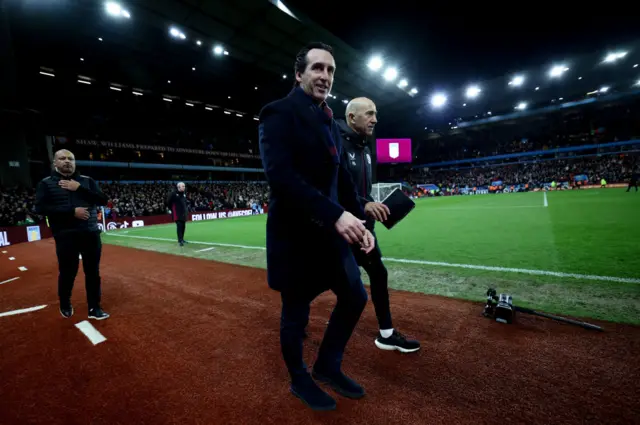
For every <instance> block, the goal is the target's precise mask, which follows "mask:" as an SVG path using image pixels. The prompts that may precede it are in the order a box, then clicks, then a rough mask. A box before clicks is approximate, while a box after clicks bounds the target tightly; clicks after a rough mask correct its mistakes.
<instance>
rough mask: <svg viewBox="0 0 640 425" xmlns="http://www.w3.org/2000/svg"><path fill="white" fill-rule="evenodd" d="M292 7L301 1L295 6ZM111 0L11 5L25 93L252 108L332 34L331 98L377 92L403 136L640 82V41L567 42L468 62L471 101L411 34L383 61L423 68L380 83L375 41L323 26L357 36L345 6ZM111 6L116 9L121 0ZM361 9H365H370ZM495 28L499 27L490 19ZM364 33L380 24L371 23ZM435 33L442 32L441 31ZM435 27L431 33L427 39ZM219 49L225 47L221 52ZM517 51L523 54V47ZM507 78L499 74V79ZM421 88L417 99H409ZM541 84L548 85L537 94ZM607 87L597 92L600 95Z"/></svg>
mask: <svg viewBox="0 0 640 425" xmlns="http://www.w3.org/2000/svg"><path fill="white" fill-rule="evenodd" d="M290 2H293V3H295V4H297V5H298V6H301V8H296V7H295V6H294V5H293V4H292V5H289V3H290ZM107 3H108V2H105V1H101V0H97V1H91V2H88V1H64V2H63V1H55V2H39V1H24V2H20V1H18V2H16V1H12V2H9V3H8V6H9V7H8V9H7V10H8V16H9V19H8V22H10V24H11V27H10V31H11V36H12V38H13V41H14V50H15V51H14V53H15V57H16V59H17V63H18V67H17V70H18V82H19V83H20V87H21V89H22V91H26V92H29V91H31V94H33V96H32V97H33V98H36V97H37V93H36V92H35V90H37V86H36V85H33V86H32V85H31V84H30V82H31V81H33V79H34V78H40V79H42V78H43V77H42V75H43V74H38V72H44V73H45V74H47V73H49V74H53V75H55V80H58V81H60V80H63V81H65V82H66V83H67V84H68V85H69V87H71V86H73V87H74V90H82V86H83V85H84V84H87V83H88V82H90V83H91V84H93V85H94V87H95V86H104V88H105V90H109V87H116V88H120V89H121V91H122V93H123V95H125V94H126V95H133V94H132V93H133V92H136V93H138V94H139V95H145V96H147V95H149V96H156V97H157V98H158V100H159V101H161V99H162V98H170V99H174V100H175V101H181V102H185V103H186V102H190V103H192V104H195V105H196V107H207V106H213V107H218V108H221V109H228V110H230V111H232V112H239V113H242V114H248V115H255V114H257V112H258V111H259V110H260V108H261V107H262V106H263V105H264V104H266V103H267V102H269V101H271V100H274V99H277V98H279V97H282V96H283V95H285V94H286V93H287V92H288V91H289V90H290V89H291V87H292V84H293V58H294V55H295V54H296V52H297V51H298V49H299V48H300V47H301V46H302V45H303V44H305V43H306V42H308V41H324V42H327V43H329V44H331V45H332V46H333V47H334V49H335V56H336V62H337V64H338V69H337V74H336V81H335V84H334V89H333V94H334V96H335V98H334V99H331V101H330V104H331V105H332V106H333V108H334V110H336V111H337V113H339V114H340V113H342V112H343V111H344V109H343V108H344V104H343V103H342V102H343V101H346V100H348V99H351V98H353V97H355V96H368V97H370V98H372V99H374V101H375V102H376V103H377V105H378V107H379V110H380V111H381V113H382V114H383V116H384V117H385V119H384V120H381V123H380V124H379V127H381V128H384V127H385V126H386V125H388V124H389V122H392V123H393V124H394V125H398V124H400V123H401V122H402V127H401V128H402V132H403V134H395V135H396V136H398V137H399V136H403V137H406V136H408V135H409V134H411V133H413V130H414V129H419V130H423V129H424V128H425V127H426V128H427V129H428V130H427V131H430V130H431V129H432V128H433V127H434V126H436V127H438V130H439V131H441V130H443V129H450V127H454V126H455V123H456V122H461V121H464V122H466V123H468V122H469V121H472V120H474V119H482V118H483V117H484V118H486V117H487V116H489V115H488V114H489V112H491V115H493V116H495V115H496V114H504V113H508V112H512V111H514V108H516V107H518V106H519V105H521V104H523V105H524V104H526V108H527V109H529V110H531V109H532V108H536V107H541V106H544V105H545V104H550V103H553V102H562V101H563V100H564V99H570V98H571V99H576V98H578V97H584V96H591V95H593V92H594V90H595V91H597V90H600V89H601V88H603V87H607V88H608V89H609V90H608V91H607V93H615V92H619V91H620V90H631V89H632V86H633V84H634V83H635V82H637V80H638V79H640V69H639V68H634V65H636V64H637V63H640V44H639V43H638V42H633V43H630V44H624V45H619V46H615V47H614V48H612V49H610V50H604V49H603V50H597V51H594V52H593V53H592V54H587V55H576V56H571V51H570V50H569V49H567V56H562V55H561V57H557V55H553V56H554V57H551V58H550V59H549V61H547V62H545V61H541V62H540V66H538V67H534V68H531V67H525V69H516V70H514V71H513V72H507V71H506V69H505V71H504V72H503V75H502V76H501V77H498V78H491V79H488V80H483V79H473V78H472V76H473V75H472V74H473V72H474V69H475V64H474V63H471V61H470V62H469V65H468V68H469V79H468V80H467V79H466V78H464V80H465V81H469V84H475V85H477V86H478V88H479V89H480V93H479V95H478V96H477V97H476V98H475V99H473V100H471V99H467V98H466V96H465V95H466V91H467V89H468V85H467V84H460V83H459V81H460V80H461V78H460V75H458V76H457V79H456V78H453V77H452V78H451V81H445V80H446V78H444V79H443V80H442V81H437V80H435V79H432V80H429V81H425V79H427V80H428V79H429V78H431V77H432V69H433V68H434V67H435V68H437V67H438V65H437V63H439V62H440V59H441V58H440V57H439V58H438V60H432V58H431V57H429V55H427V54H424V55H420V57H418V58H411V60H410V59H408V58H404V57H402V56H403V55H408V56H410V55H414V56H415V52H414V51H412V50H411V46H410V43H412V40H404V41H403V43H406V44H407V46H408V47H407V51H404V50H399V49H394V50H391V52H390V53H388V54H387V56H386V57H385V60H386V62H388V63H389V64H395V63H401V62H402V61H404V63H407V64H411V63H414V64H418V66H417V68H415V69H414V68H412V67H411V66H409V65H406V66H399V68H398V69H399V74H398V76H397V78H396V79H394V80H393V81H386V80H385V78H383V74H384V73H385V72H386V70H387V66H388V65H389V64H387V63H385V64H384V66H383V67H382V68H381V69H380V70H378V71H376V72H372V71H371V69H369V68H368V66H367V64H368V62H369V60H370V57H369V53H371V51H370V50H369V48H368V47H370V46H367V48H362V49H361V50H356V49H355V48H354V47H352V46H351V45H349V44H347V43H346V42H345V41H344V40H343V39H340V38H338V37H337V36H336V35H333V34H332V33H330V32H329V31H327V30H326V29H324V28H323V26H326V27H327V28H333V25H332V24H331V22H332V21H337V20H338V18H339V17H342V20H343V21H346V22H347V23H348V24H350V26H351V27H354V31H359V30H358V28H359V25H358V23H357V22H355V21H353V20H352V19H351V18H350V17H348V16H347V17H345V16H342V15H344V13H343V11H340V10H338V9H336V10H335V13H333V12H332V13H329V14H328V15H327V14H325V15H327V16H324V15H319V16H320V18H322V19H319V20H320V21H321V22H320V23H321V25H323V26H321V25H319V24H317V23H316V22H314V21H313V20H312V19H310V18H309V17H308V16H307V15H305V14H304V13H303V12H302V11H301V10H302V9H304V10H313V7H311V6H310V5H309V2H304V1H302V2H299V1H294V0H289V1H287V0H285V2H284V3H282V1H278V0H237V1H233V0H213V1H209V0H208V1H200V0H183V1H179V0H139V1H135V2H134V1H132V0H123V1H119V2H117V5H119V7H120V8H119V9H118V10H115V12H116V13H108V12H109V10H107V6H106V4H107ZM285 4H287V5H289V7H287V6H286V5H285ZM110 7H111V9H112V10H110V11H111V12H114V10H113V9H114V6H113V5H111V6H110ZM116 9H117V7H116ZM396 9H398V10H399V9H400V8H399V7H398V8H396ZM323 10H324V9H323ZM360 12H361V13H362V14H363V15H362V16H365V15H364V12H365V11H364V10H362V11H360ZM125 13H126V14H127V15H128V17H127V16H125ZM370 13H377V14H378V15H379V16H380V19H382V20H384V17H385V16H387V15H389V14H390V13H391V12H390V11H389V10H384V11H381V10H379V9H378V10H377V11H374V12H370ZM394 13H396V15H398V13H400V12H394ZM407 13H408V14H409V15H406V14H407ZM416 14H417V12H416V11H408V12H406V13H405V15H406V16H407V20H408V21H411V22H412V23H413V25H414V27H413V30H414V31H415V30H416V29H419V28H420V24H421V22H420V18H416V16H415V15H416ZM114 15H117V16H114ZM329 15H331V16H329ZM314 17H315V15H314ZM416 22H417V23H416ZM492 22H493V21H492ZM618 24H620V25H622V23H621V22H618ZM415 25H417V27H416V26H415ZM424 25H425V24H424V23H422V26H423V27H424ZM487 25H489V26H492V25H494V24H493V23H491V22H487ZM603 25H604V24H603ZM365 26H366V23H365ZM367 30H368V31H371V28H370V26H368V28H367ZM387 30H388V28H379V29H378V31H380V32H381V33H382V34H385V35H384V37H387V34H388V36H389V37H390V38H391V37H394V34H393V33H392V32H387ZM437 31H440V32H441V31H442V28H438V29H437ZM172 32H173V35H172ZM363 32H365V31H363ZM427 32H428V29H425V34H426V33H427ZM337 33H338V32H336V34H337ZM425 37H426V36H425ZM451 37H452V36H448V37H447V38H451ZM466 37H468V36H466ZM505 37H508V35H505ZM414 41H415V44H420V43H423V44H424V43H425V42H424V41H423V40H414ZM198 42H200V44H198ZM429 42H431V41H429ZM437 42H438V41H437V40H433V43H437ZM216 47H218V48H219V50H216V51H214V49H215V48H216ZM483 48H484V47H483V46H482V45H481V44H480V45H478V46H477V50H479V51H482V49H483ZM374 50H375V49H374ZM556 51H557V49H556ZM623 51H624V52H627V54H626V55H625V56H624V57H621V58H618V60H616V61H613V62H610V63H602V60H603V59H604V58H605V57H606V55H607V54H609V53H612V52H623ZM387 52H389V49H387ZM514 55H515V54H514ZM518 55H519V56H520V57H522V56H523V55H526V52H524V53H518ZM423 56H424V57H423ZM550 56H552V55H550ZM477 58H478V56H475V57H474V58H473V60H476V59H477ZM425 61H426V62H433V63H435V65H434V64H431V63H430V68H429V70H423V69H421V67H420V66H419V65H420V64H421V63H424V62H425ZM528 62H529V63H531V61H528ZM559 64H562V65H566V68H569V69H568V70H567V71H566V72H564V74H563V75H562V77H561V78H557V79H550V78H548V77H549V75H548V73H549V70H550V68H551V67H552V66H554V65H559ZM493 66H494V69H500V68H501V66H502V65H501V64H500V63H499V62H498V63H495V65H493ZM443 67H444V65H443ZM441 68H442V67H441ZM505 68H506V66H505ZM511 69H513V65H511ZM563 69H564V68H563ZM423 71H424V72H423ZM446 72H447V69H442V70H440V75H445V76H446ZM499 74H500V72H493V75H499ZM517 75H523V76H525V80H524V82H523V84H522V85H521V86H516V85H514V84H511V85H509V81H511V80H513V79H514V77H516V76H517ZM284 76H286V78H283V77H284ZM579 77H583V78H582V79H578V78H579ZM45 78H46V77H45ZM404 78H406V79H408V80H409V84H408V85H407V86H405V87H402V88H401V87H399V84H398V82H399V81H400V80H402V79H404ZM80 80H83V81H82V82H79V81H80ZM414 84H415V87H416V88H417V89H418V92H417V94H416V93H414V94H411V89H412V88H413V87H414ZM536 87H539V89H538V90H535V88H536ZM438 92H442V93H444V94H445V96H446V103H445V104H444V105H443V106H442V107H440V108H434V107H433V106H432V104H431V102H430V101H431V100H432V96H433V95H434V94H436V93H438ZM587 93H592V94H590V95H587ZM605 94H606V93H604V92H600V93H597V95H598V96H602V95H605ZM26 98H29V97H28V96H26ZM465 104H466V105H465ZM173 105H175V103H174V104H173ZM476 116H477V117H476ZM449 122H451V123H452V124H449ZM407 124H410V126H409V125H407ZM409 127H412V128H411V130H410V129H409Z"/></svg>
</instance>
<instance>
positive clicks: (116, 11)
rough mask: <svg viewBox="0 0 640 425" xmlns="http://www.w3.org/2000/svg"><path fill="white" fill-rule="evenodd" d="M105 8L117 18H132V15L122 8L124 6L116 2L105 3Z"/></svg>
mask: <svg viewBox="0 0 640 425" xmlns="http://www.w3.org/2000/svg"><path fill="white" fill-rule="evenodd" d="M104 8H105V10H106V11H107V13H108V14H109V15H111V16H113V17H116V18H120V17H123V18H127V19H129V18H131V14H130V13H129V12H128V11H127V10H125V9H123V8H122V6H121V5H120V4H119V3H116V2H115V1H108V2H105V4H104Z"/></svg>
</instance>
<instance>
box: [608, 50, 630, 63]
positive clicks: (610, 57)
mask: <svg viewBox="0 0 640 425" xmlns="http://www.w3.org/2000/svg"><path fill="white" fill-rule="evenodd" d="M625 56H627V52H613V53H609V54H608V55H607V56H605V58H604V60H603V62H606V63H613V62H615V61H617V60H618V59H622V58H623V57H625Z"/></svg>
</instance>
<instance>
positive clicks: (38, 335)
mask: <svg viewBox="0 0 640 425" xmlns="http://www.w3.org/2000/svg"><path fill="white" fill-rule="evenodd" d="M176 249H178V248H176ZM3 250H7V251H8V254H0V282H1V281H4V280H6V279H8V278H11V277H14V276H20V277H21V279H19V280H17V281H13V282H10V283H7V284H4V285H0V312H5V311H9V310H14V309H20V308H27V307H32V306H36V305H41V304H47V305H48V306H47V307H46V308H45V309H43V310H40V311H36V312H32V313H28V314H21V315H15V316H7V317H0V347H1V351H0V354H1V355H0V424H2V425H13V424H20V425H23V424H47V425H54V424H64V425H72V424H81V425H87V424H91V425H102V424H104V425H115V424H127V425H134V424H135V425H142V424H154V425H158V424H182V425H184V424H207V425H214V424H234V425H242V424H251V425H254V424H261V425H264V424H269V423H272V424H349V425H352V424H368V425H373V424H385V425H387V424H402V425H406V424H417V423H423V424H484V423H486V424H492V425H495V424H496V423H510V424H514V423H530V424H534V423H535V424H542V423H544V424H599V425H600V424H630V423H640V397H639V394H640V355H639V354H638V353H640V328H638V327H633V326H624V325H615V324H608V323H599V322H596V321H594V323H597V324H600V325H602V326H603V327H604V328H605V329H606V332H604V333H597V332H594V331H587V330H583V329H581V328H578V327H574V326H570V325H565V324H560V323H556V322H553V321H551V320H548V319H543V318H537V317H532V316H524V315H523V316H520V317H519V319H518V320H519V323H518V324H516V325H501V324H498V323H496V322H492V321H490V320H488V319H485V318H483V317H481V312H482V307H483V302H482V301H483V300H482V295H483V294H482V293H479V294H478V298H479V299H478V302H477V303H471V302H462V301H457V300H452V299H447V298H443V297H435V296H426V295H421V294H414V293H406V292H397V291H396V292H393V293H392V295H391V305H392V312H393V315H394V318H395V322H396V324H397V326H398V327H399V328H400V330H402V331H404V332H406V333H407V334H409V335H411V336H416V337H418V338H419V339H420V340H421V341H422V342H423V349H422V350H421V351H419V352H418V353H415V354H407V355H403V354H400V353H396V352H384V351H381V350H378V349H377V348H376V347H375V345H374V344H373V339H374V336H375V333H376V320H375V314H374V311H373V306H372V304H371V303H369V304H368V305H367V309H366V310H365V313H364V315H363V318H362V320H361V322H360V323H359V325H358V327H357V329H356V332H355V334H354V336H353V338H352V340H351V341H350V343H349V345H348V347H347V353H346V356H345V364H344V369H345V371H346V372H347V373H348V374H350V375H351V376H352V377H354V378H355V379H356V380H358V381H359V382H360V383H361V384H362V385H363V386H364V387H365V389H366V390H367V392H368V395H367V396H366V397H365V398H364V399H362V400H358V401H353V400H348V399H345V398H342V397H340V396H338V395H336V394H334V395H335V396H336V398H337V401H338V410H337V411H334V412H325V413H316V412H313V411H310V410H309V409H308V408H306V407H304V406H303V405H302V403H301V402H300V401H299V400H298V399H296V398H294V397H293V396H292V395H291V394H290V393H289V392H288V382H287V375H286V371H285V368H284V364H283V361H282V358H281V356H280V345H279V336H278V327H279V315H280V304H279V297H278V294H277V293H276V292H273V291H271V290H269V289H268V288H267V286H266V282H265V277H266V274H265V271H264V270H259V269H251V268H246V267H240V266H233V265H228V264H219V263H215V262H212V261H205V260H199V259H194V258H186V257H178V256H172V255H167V254H160V253H155V252H148V251H140V250H134V249H128V248H122V247H116V246H111V245H105V247H104V254H103V261H102V276H103V299H104V301H103V307H104V308H105V310H107V311H108V312H109V313H111V318H109V319H107V320H105V321H102V322H95V321H92V323H93V325H94V326H95V327H96V328H97V329H98V330H99V331H100V332H101V333H102V334H103V335H104V336H105V337H106V338H107V341H105V342H103V343H101V344H98V345H96V346H94V345H92V344H91V343H90V342H89V340H88V339H87V338H86V337H85V336H84V335H83V334H82V333H80V331H79V330H78V329H76V328H75V326H74V325H75V324H76V323H78V322H80V321H83V320H86V318H87V316H86V301H85V291H84V275H83V274H82V271H80V272H79V273H78V278H77V280H76V287H75V290H74V297H73V301H74V306H75V310H76V312H75V315H74V316H73V317H72V318H71V319H63V318H62V317H61V316H60V313H59V312H58V309H57V308H58V305H57V296H56V278H57V267H56V260H55V252H54V246H53V243H52V241H51V240H46V241H41V242H37V243H30V244H22V245H18V246H12V247H7V248H3ZM9 256H14V257H16V261H8V257H9ZM18 266H25V267H27V268H28V271H26V272H19V271H18V269H17V267H18ZM334 301H335V297H334V296H333V295H332V294H331V293H327V294H325V295H323V296H322V297H320V298H319V299H318V300H317V301H316V302H315V303H314V305H313V306H312V317H311V321H310V327H309V329H310V338H309V340H308V341H307V343H306V352H305V354H306V357H307V361H308V363H309V364H312V362H313V359H314V355H315V353H316V350H317V348H318V345H319V341H320V340H321V338H322V333H323V331H324V327H325V322H326V318H327V317H328V316H329V311H330V309H331V308H332V306H333V303H334Z"/></svg>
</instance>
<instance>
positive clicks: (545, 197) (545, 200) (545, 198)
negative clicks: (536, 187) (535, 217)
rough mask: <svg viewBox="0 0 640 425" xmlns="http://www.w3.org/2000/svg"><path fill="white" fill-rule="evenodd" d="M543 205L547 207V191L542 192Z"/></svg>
mask: <svg viewBox="0 0 640 425" xmlns="http://www.w3.org/2000/svg"><path fill="white" fill-rule="evenodd" d="M544 206H545V207H548V206H549V203H548V202H547V192H544Z"/></svg>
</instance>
